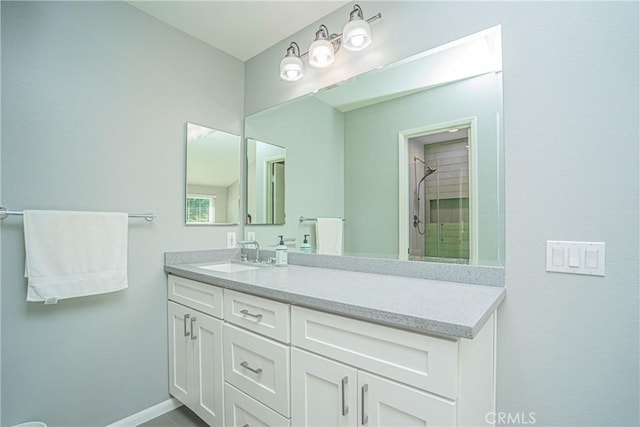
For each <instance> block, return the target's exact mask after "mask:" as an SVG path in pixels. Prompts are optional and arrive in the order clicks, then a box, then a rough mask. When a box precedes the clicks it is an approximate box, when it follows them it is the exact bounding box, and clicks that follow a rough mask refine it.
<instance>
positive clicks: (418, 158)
mask: <svg viewBox="0 0 640 427" xmlns="http://www.w3.org/2000/svg"><path fill="white" fill-rule="evenodd" d="M408 161H409V168H408V170H409V175H410V176H409V189H408V190H409V200H410V210H409V215H410V216H411V219H410V224H411V227H410V231H409V259H411V260H429V261H439V262H454V263H465V264H466V263H468V262H469V258H470V252H469V232H470V230H469V139H468V129H449V130H446V131H444V132H438V133H431V134H427V135H422V136H417V137H413V138H410V139H409V159H408Z"/></svg>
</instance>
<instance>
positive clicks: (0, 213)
mask: <svg viewBox="0 0 640 427" xmlns="http://www.w3.org/2000/svg"><path fill="white" fill-rule="evenodd" d="M9 215H20V216H22V215H24V211H12V210H9V209H7V208H4V207H2V206H0V219H5V218H7V217H8V216H9ZM127 215H128V216H129V218H144V219H145V220H147V221H153V219H154V218H155V217H156V214H154V213H130V214H127Z"/></svg>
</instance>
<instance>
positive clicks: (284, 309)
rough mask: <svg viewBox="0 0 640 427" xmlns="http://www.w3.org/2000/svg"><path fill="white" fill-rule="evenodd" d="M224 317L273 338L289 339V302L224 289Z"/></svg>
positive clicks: (285, 340)
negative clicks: (284, 302)
mask: <svg viewBox="0 0 640 427" xmlns="http://www.w3.org/2000/svg"><path fill="white" fill-rule="evenodd" d="M224 318H225V319H226V320H227V321H228V322H231V323H234V324H236V325H238V326H242V327H243V328H245V329H249V330H250V331H254V332H257V333H259V334H262V335H264V336H267V337H269V338H273V339H274V340H278V341H281V342H284V343H289V342H290V341H291V329H290V326H289V304H283V303H281V302H277V301H272V300H269V299H265V298H260V297H256V296H253V295H247V294H243V293H240V292H235V291H231V290H228V289H225V290H224Z"/></svg>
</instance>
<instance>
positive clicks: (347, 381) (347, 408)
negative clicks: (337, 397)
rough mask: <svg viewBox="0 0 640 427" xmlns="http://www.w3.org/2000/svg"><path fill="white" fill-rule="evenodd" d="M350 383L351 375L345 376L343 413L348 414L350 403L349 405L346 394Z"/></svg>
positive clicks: (343, 382)
mask: <svg viewBox="0 0 640 427" xmlns="http://www.w3.org/2000/svg"><path fill="white" fill-rule="evenodd" d="M348 383H349V377H344V378H343V379H342V415H343V416H344V415H347V414H348V413H349V405H347V398H346V396H345V394H346V393H347V390H346V389H347V384H348Z"/></svg>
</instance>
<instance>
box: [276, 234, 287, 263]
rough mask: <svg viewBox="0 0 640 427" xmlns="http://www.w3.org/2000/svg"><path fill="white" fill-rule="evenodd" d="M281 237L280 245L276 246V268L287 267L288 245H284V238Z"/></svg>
mask: <svg viewBox="0 0 640 427" xmlns="http://www.w3.org/2000/svg"><path fill="white" fill-rule="evenodd" d="M278 237H280V243H278V246H276V267H286V266H287V245H285V244H284V236H278Z"/></svg>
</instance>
